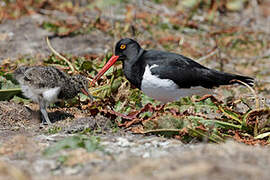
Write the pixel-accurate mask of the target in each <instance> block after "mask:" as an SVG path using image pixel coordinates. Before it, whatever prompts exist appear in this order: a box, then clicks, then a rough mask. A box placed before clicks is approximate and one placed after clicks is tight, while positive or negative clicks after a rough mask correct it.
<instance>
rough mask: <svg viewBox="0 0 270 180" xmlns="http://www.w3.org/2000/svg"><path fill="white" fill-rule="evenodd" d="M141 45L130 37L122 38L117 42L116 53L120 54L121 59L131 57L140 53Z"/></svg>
mask: <svg viewBox="0 0 270 180" xmlns="http://www.w3.org/2000/svg"><path fill="white" fill-rule="evenodd" d="M140 50H141V46H140V45H139V43H138V42H137V41H135V40H133V39H130V38H124V39H121V40H120V41H118V42H117V43H116V46H115V55H116V56H119V60H122V61H123V60H126V59H131V58H133V57H135V56H137V55H138V54H139V52H140Z"/></svg>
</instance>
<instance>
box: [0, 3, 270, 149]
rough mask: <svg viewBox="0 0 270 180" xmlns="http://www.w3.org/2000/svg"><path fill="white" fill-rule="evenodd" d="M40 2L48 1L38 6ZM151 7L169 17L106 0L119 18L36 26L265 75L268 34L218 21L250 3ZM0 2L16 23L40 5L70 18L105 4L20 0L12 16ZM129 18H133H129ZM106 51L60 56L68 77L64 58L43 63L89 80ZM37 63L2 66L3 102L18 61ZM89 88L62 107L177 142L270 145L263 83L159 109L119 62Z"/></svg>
mask: <svg viewBox="0 0 270 180" xmlns="http://www.w3.org/2000/svg"><path fill="white" fill-rule="evenodd" d="M45 2H47V3H48V4H47V5H46V6H45V7H43V5H44V3H45ZM154 2H155V3H156V5H160V4H165V5H166V7H169V8H172V9H174V10H175V11H174V12H175V13H163V16H159V14H160V11H156V10H153V11H151V13H150V12H149V11H148V10H147V9H143V8H141V9H139V11H138V9H136V8H138V7H137V6H136V4H135V5H134V4H128V2H127V1H122V0H121V1H120V0H119V2H118V3H115V1H110V2H109V5H117V4H120V5H121V7H122V8H123V9H125V12H124V17H125V19H124V20H115V21H113V22H112V21H109V20H108V19H106V18H105V17H104V16H102V14H98V15H96V16H95V18H89V21H87V22H85V21H82V20H79V19H78V20H76V21H74V22H72V23H71V22H70V21H67V20H60V19H57V18H56V19H54V20H52V21H47V22H44V23H43V24H41V25H40V26H41V27H42V28H44V29H45V30H48V31H51V32H53V33H54V34H55V35H56V36H60V37H63V36H74V35H77V34H87V33H90V32H92V31H101V32H103V33H106V34H108V35H110V36H111V37H117V38H120V37H124V36H131V37H136V38H138V39H139V40H140V42H141V44H142V45H143V47H144V48H159V49H164V50H169V51H174V52H178V53H182V54H184V55H186V56H189V57H193V58H194V59H198V61H199V62H200V63H203V64H205V65H207V64H210V63H211V64H212V67H214V68H216V69H219V70H224V69H226V68H227V69H226V70H228V69H231V71H236V72H243V74H247V75H255V74H256V76H257V78H259V79H263V78H261V77H267V76H270V72H269V71H268V70H267V61H269V55H267V54H265V53H263V52H262V51H266V50H267V49H269V47H270V43H269V40H267V38H263V37H267V36H268V34H267V33H265V32H263V31H260V30H256V29H253V30H250V29H249V28H247V27H245V26H238V24H233V25H229V23H228V22H222V21H220V18H221V17H222V16H223V15H224V14H226V15H228V16H229V15H230V12H235V11H240V10H242V9H244V8H245V7H248V6H250V1H246V0H232V1H208V0H195V1H194V0H193V1H167V0H156V1H154ZM5 3H6V4H9V5H10V6H9V8H7V9H6V10H5V14H8V15H9V16H7V17H6V18H14V17H19V16H21V15H25V14H29V13H34V12H35V9H39V8H40V7H43V8H44V9H57V10H59V11H62V12H65V13H67V14H69V15H74V14H76V13H78V12H87V10H89V9H91V10H93V9H95V8H96V9H98V10H97V11H98V12H100V10H102V8H105V6H106V4H105V3H107V1H98V2H95V3H96V4H95V3H93V4H91V5H92V6H86V7H80V6H78V5H74V4H72V3H66V2H62V1H45V0H43V1H37V2H36V3H34V1H31V2H30V1H23V2H22V1H21V5H20V6H19V7H20V8H19V11H14V13H10V11H12V10H14V7H17V6H16V4H15V3H14V2H13V1H5ZM31 3H32V4H31ZM260 3H262V1H260ZM116 13H119V14H120V13H121V12H116ZM134 14H136V19H135V20H134ZM122 15H123V13H122ZM112 53H113V52H111V51H109V52H107V53H106V54H104V55H97V54H87V55H85V56H80V57H78V56H73V55H70V54H66V55H65V57H66V58H67V59H68V61H69V62H70V63H71V65H72V66H73V67H74V70H75V71H74V72H72V71H71V68H70V65H69V64H68V63H67V62H66V61H63V60H61V59H60V58H59V57H57V56H55V55H51V56H49V57H48V58H47V59H45V60H43V61H42V63H41V65H51V66H56V67H58V68H60V69H62V70H64V71H66V72H67V73H81V74H83V75H85V76H87V77H89V78H92V77H94V76H95V75H96V74H97V72H98V71H99V70H100V69H101V68H102V67H103V65H104V64H105V63H106V61H107V60H108V59H109V58H110V57H111V55H112ZM35 62H36V59H35V58H33V59H23V58H21V59H18V60H17V61H8V60H7V61H3V62H2V64H3V66H2V67H1V69H0V74H1V76H2V77H1V78H0V89H1V90H0V98H1V100H3V99H5V100H9V99H11V98H12V97H13V96H15V95H18V96H21V95H20V94H19V89H17V88H18V85H17V84H16V82H15V81H14V80H13V79H12V76H11V74H12V71H13V70H14V69H15V68H16V67H17V66H18V64H20V65H21V64H27V65H31V64H34V63H35ZM257 62H261V63H257ZM255 66H256V67H255ZM268 69H269V68H268ZM90 91H91V93H92V94H93V95H94V96H96V99H95V101H94V102H90V100H89V99H87V98H85V97H84V96H83V95H80V102H79V101H72V104H71V103H70V104H68V102H67V106H80V107H81V108H82V109H87V110H89V114H88V115H92V116H95V115H97V114H102V115H104V116H107V117H109V118H110V119H111V120H112V121H115V122H116V124H117V125H118V127H124V128H129V129H130V130H131V131H132V132H134V133H143V134H150V133H153V134H158V135H164V136H167V137H172V138H177V139H180V140H182V141H183V142H190V141H193V140H194V139H196V140H198V141H205V140H209V141H211V142H216V143H219V142H224V141H225V140H226V139H227V138H234V139H235V140H237V141H240V142H244V143H246V144H256V143H260V144H263V145H264V144H268V143H269V142H270V133H269V131H270V109H269V104H267V103H266V102H265V101H264V98H263V97H262V96H265V95H266V94H267V93H269V86H268V85H267V84H266V83H263V82H260V83H258V84H257V85H256V86H255V89H251V90H250V89H249V88H248V87H245V86H242V87H241V86H240V87H234V88H231V87H224V88H222V89H219V94H222V97H221V98H218V99H222V101H220V100H217V99H214V98H207V99H202V100H198V98H199V97H192V98H182V99H180V100H179V101H176V102H172V103H168V104H165V105H161V104H160V103H159V102H157V101H155V100H153V99H151V98H149V97H147V96H145V95H144V94H142V92H141V91H139V90H138V89H134V88H133V87H132V85H131V84H130V83H129V82H128V81H127V80H126V79H125V77H124V76H123V72H122V70H121V64H120V63H118V64H116V65H115V66H114V67H113V68H111V69H110V70H109V71H108V72H107V73H106V74H105V75H104V76H103V77H102V79H101V80H100V81H99V82H98V83H97V85H96V86H95V87H91V89H90ZM254 91H255V92H254ZM1 94H4V96H2V95H1ZM268 97H269V96H268ZM15 98H17V97H16V96H15ZM13 100H14V98H13ZM116 129H117V128H116ZM56 132H58V129H57V128H55V129H51V130H50V131H49V133H56ZM87 141H88V140H86V139H84V138H81V137H76V138H75V137H74V138H71V139H69V140H66V141H64V142H61V143H60V142H59V143H60V145H59V144H58V146H57V147H55V148H54V149H53V150H47V151H49V152H51V151H57V150H59V149H61V148H66V147H68V148H74V147H77V146H80V147H83V148H86V149H87V148H88V145H87V143H88V142H87ZM86 142H87V143H86ZM49 154H50V153H49Z"/></svg>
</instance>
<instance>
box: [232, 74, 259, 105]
mask: <svg viewBox="0 0 270 180" xmlns="http://www.w3.org/2000/svg"><path fill="white" fill-rule="evenodd" d="M235 81H236V82H239V83H241V84H243V85H244V86H246V87H247V88H248V89H249V90H250V91H251V92H252V94H253V95H254V98H255V102H256V103H255V106H256V109H260V101H259V97H258V95H257V94H256V92H255V90H254V89H253V88H252V87H251V86H250V85H248V84H247V83H245V82H243V81H240V80H238V79H233V80H232V82H235Z"/></svg>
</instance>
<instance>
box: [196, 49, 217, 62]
mask: <svg viewBox="0 0 270 180" xmlns="http://www.w3.org/2000/svg"><path fill="white" fill-rule="evenodd" d="M217 52H218V49H215V50H214V51H212V52H211V53H209V54H207V55H206V56H203V57H201V58H199V59H197V62H202V61H204V60H205V59H207V58H210V57H211V56H213V55H215V54H216V53H217Z"/></svg>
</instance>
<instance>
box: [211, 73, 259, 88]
mask: <svg viewBox="0 0 270 180" xmlns="http://www.w3.org/2000/svg"><path fill="white" fill-rule="evenodd" d="M214 74H215V76H216V78H217V81H218V82H219V85H229V84H242V83H240V82H238V81H235V80H239V81H242V82H244V83H246V84H248V85H249V86H254V79H253V78H252V77H248V76H241V75H236V74H229V73H223V72H218V71H216V72H215V73H214Z"/></svg>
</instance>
